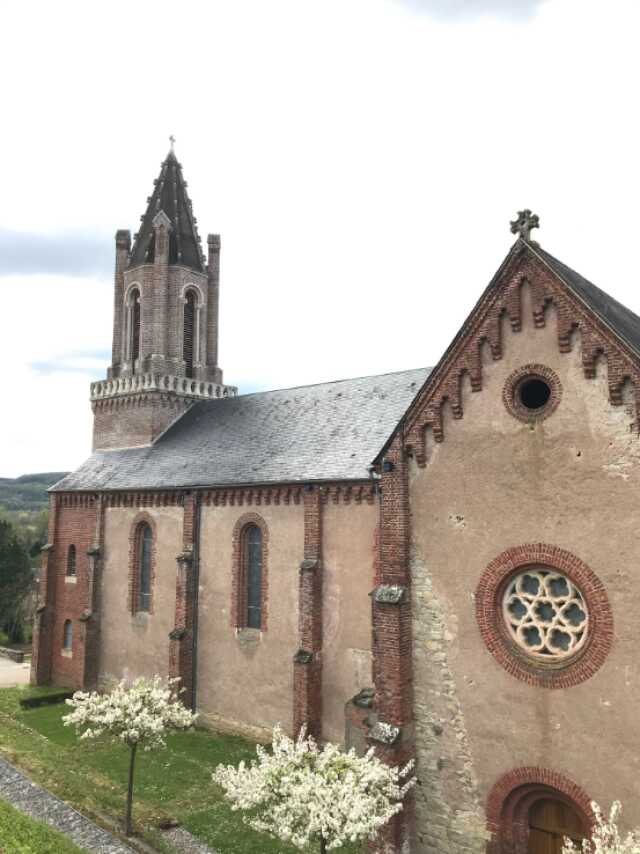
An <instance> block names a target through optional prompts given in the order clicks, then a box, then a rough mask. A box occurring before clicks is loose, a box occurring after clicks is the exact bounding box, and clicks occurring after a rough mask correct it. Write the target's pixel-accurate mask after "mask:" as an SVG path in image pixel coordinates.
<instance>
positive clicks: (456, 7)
mask: <svg viewBox="0 0 640 854" xmlns="http://www.w3.org/2000/svg"><path fill="white" fill-rule="evenodd" d="M399 2H400V3H402V4H403V5H404V6H406V7H407V8H409V9H411V10H412V11H414V12H426V13H427V14H432V15H436V16H438V17H441V18H450V19H453V20H458V19H460V18H479V17H483V16H485V15H486V16H495V17H498V18H507V19H515V20H518V19H526V18H529V17H530V16H531V15H533V14H535V12H536V11H537V10H538V8H539V7H540V5H541V4H542V3H544V2H545V0H399Z"/></svg>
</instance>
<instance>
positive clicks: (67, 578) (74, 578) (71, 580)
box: [64, 575, 78, 584]
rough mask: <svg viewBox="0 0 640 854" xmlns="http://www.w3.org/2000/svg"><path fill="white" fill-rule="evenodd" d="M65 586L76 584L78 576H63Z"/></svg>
mask: <svg viewBox="0 0 640 854" xmlns="http://www.w3.org/2000/svg"><path fill="white" fill-rule="evenodd" d="M64 583H65V584H77V583H78V576H77V575H65V577H64Z"/></svg>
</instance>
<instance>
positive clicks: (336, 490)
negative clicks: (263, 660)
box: [54, 481, 376, 507]
mask: <svg viewBox="0 0 640 854" xmlns="http://www.w3.org/2000/svg"><path fill="white" fill-rule="evenodd" d="M314 488H317V489H318V492H319V495H320V500H321V502H322V503H323V504H327V503H329V502H331V503H333V504H344V505H349V504H363V503H364V504H373V503H374V501H375V496H376V488H375V486H374V485H373V484H372V483H371V482H370V481H362V482H359V481H355V482H353V483H334V484H321V485H318V486H317V487H314ZM303 489H304V487H303V486H302V485H301V484H295V483H294V484H276V485H273V486H237V487H217V488H215V489H206V488H205V489H187V488H184V489H163V490H144V489H142V490H122V491H118V492H107V493H102V494H103V496H104V500H105V502H106V506H107V507H177V506H182V503H183V501H184V498H185V496H186V495H188V494H189V493H190V492H193V493H198V494H199V495H201V496H202V503H203V504H204V505H205V506H207V507H245V506H246V507H261V506H266V507H268V506H275V507H278V506H280V505H290V504H296V505H299V504H301V502H302V493H303ZM54 496H55V497H57V499H58V501H59V502H60V506H64V507H80V506H82V507H91V506H93V503H94V502H95V501H97V500H98V499H99V497H100V496H99V494H98V493H85V492H65V493H63V492H58V493H54Z"/></svg>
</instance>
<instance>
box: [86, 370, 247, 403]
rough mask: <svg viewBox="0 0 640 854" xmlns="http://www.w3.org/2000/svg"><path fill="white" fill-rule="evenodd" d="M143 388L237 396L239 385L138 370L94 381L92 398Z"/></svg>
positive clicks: (207, 396)
mask: <svg viewBox="0 0 640 854" xmlns="http://www.w3.org/2000/svg"><path fill="white" fill-rule="evenodd" d="M141 392H164V393H167V392H171V393H174V394H177V395H180V396H182V397H189V398H198V399H201V400H215V399H217V398H223V397H235V396H236V395H237V393H238V389H237V388H236V387H235V386H231V385H222V384H221V383H214V382H206V381H205V380H193V379H188V378H187V377H177V376H174V375H173V374H151V373H146V374H135V375H134V376H132V377H118V378H117V379H113V380H100V381H99V382H95V383H91V400H92V401H95V400H104V399H106V398H113V397H121V396H124V395H130V394H139V393H141Z"/></svg>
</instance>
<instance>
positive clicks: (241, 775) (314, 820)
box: [213, 727, 415, 851]
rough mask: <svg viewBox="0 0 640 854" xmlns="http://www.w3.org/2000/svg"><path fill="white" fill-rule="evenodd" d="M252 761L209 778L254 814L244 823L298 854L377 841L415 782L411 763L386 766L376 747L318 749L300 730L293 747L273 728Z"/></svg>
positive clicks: (234, 802) (329, 746) (236, 804)
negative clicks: (314, 845) (312, 847)
mask: <svg viewBox="0 0 640 854" xmlns="http://www.w3.org/2000/svg"><path fill="white" fill-rule="evenodd" d="M257 756H258V758H257V761H255V760H252V761H251V763H250V764H249V765H248V766H247V765H245V763H244V762H241V763H240V765H239V766H238V767H237V768H234V767H233V766H232V765H228V766H226V767H224V766H219V767H218V768H217V770H216V771H215V773H214V775H213V778H214V780H215V781H216V782H217V783H219V785H220V786H222V788H223V789H224V790H225V793H226V796H227V798H228V799H229V800H230V801H231V804H232V809H234V810H251V811H252V812H251V815H250V816H249V817H245V821H246V823H247V824H249V825H250V826H251V827H253V828H254V829H255V830H258V831H262V832H265V833H269V834H270V835H272V836H275V837H276V838H279V839H281V840H283V841H285V842H290V843H291V844H293V845H294V846H295V847H297V848H304V847H305V846H306V845H308V844H309V843H310V842H312V841H314V840H315V841H317V840H322V841H323V843H324V845H325V846H326V850H327V851H329V850H332V849H334V848H339V847H340V846H341V845H342V844H344V843H345V842H359V841H361V840H364V839H371V840H373V839H375V837H376V835H377V833H378V831H379V830H380V828H381V827H382V826H383V825H384V824H386V823H387V822H388V821H389V819H390V818H392V816H394V815H395V814H396V813H398V812H400V810H401V809H402V799H403V798H404V796H405V794H406V793H407V792H408V790H409V789H410V788H411V787H412V786H413V785H414V783H415V778H411V779H407V777H408V774H409V772H410V771H411V769H412V768H413V762H410V763H407V765H406V766H405V767H404V768H402V769H399V768H390V767H389V766H388V765H385V764H384V763H383V762H381V761H380V760H379V759H378V758H376V756H375V755H374V751H373V748H372V749H371V750H369V751H368V753H367V754H366V755H365V756H357V755H356V752H355V750H353V749H351V750H349V752H347V753H345V752H343V751H341V750H340V749H339V748H338V747H336V745H334V744H330V743H329V744H326V745H325V746H324V747H323V748H319V747H318V745H317V744H316V742H315V741H314V739H313V738H311V737H309V738H306V737H305V732H304V730H303V731H302V732H301V733H300V735H299V736H298V739H297V741H293V740H292V739H290V738H288V737H287V736H286V735H284V734H283V733H282V731H281V729H280V728H279V727H276V728H275V729H274V732H273V745H272V752H269V751H267V750H265V749H264V748H263V747H261V746H258V747H257ZM403 781H406V782H403Z"/></svg>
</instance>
